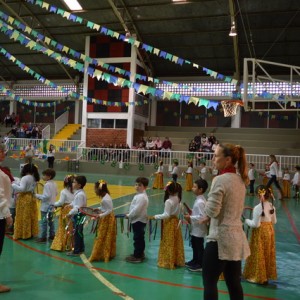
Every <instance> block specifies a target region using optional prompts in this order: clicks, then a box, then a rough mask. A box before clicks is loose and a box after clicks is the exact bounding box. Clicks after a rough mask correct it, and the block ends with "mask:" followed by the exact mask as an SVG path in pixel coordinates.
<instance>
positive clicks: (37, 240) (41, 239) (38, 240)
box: [35, 238, 47, 244]
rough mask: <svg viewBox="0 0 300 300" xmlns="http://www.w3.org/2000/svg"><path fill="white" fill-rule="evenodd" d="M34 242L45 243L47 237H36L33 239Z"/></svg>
mask: <svg viewBox="0 0 300 300" xmlns="http://www.w3.org/2000/svg"><path fill="white" fill-rule="evenodd" d="M35 242H36V243H39V244H45V243H46V242H47V239H46V238H37V239H36V240H35Z"/></svg>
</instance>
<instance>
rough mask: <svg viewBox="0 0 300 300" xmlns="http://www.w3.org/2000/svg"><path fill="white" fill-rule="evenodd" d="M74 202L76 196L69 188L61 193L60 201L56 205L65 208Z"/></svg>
mask: <svg viewBox="0 0 300 300" xmlns="http://www.w3.org/2000/svg"><path fill="white" fill-rule="evenodd" d="M73 200H74V194H73V193H71V192H70V191H69V190H68V189H67V188H64V189H63V190H62V191H61V192H60V197H59V200H58V201H56V202H55V203H54V205H55V206H57V207H58V206H63V205H64V204H70V203H72V201H73Z"/></svg>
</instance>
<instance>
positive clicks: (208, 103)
mask: <svg viewBox="0 0 300 300" xmlns="http://www.w3.org/2000/svg"><path fill="white" fill-rule="evenodd" d="M0 25H1V29H0V30H1V32H2V33H4V34H5V35H7V36H8V37H9V38H10V39H13V40H15V41H18V42H20V43H21V44H22V45H24V46H25V47H27V48H30V49H31V50H36V51H39V52H41V53H43V54H45V55H47V56H49V57H51V58H54V59H55V60H56V61H58V62H59V63H62V64H65V65H67V66H69V67H71V68H73V69H75V70H78V71H79V72H81V73H85V72H86V74H87V75H89V76H90V77H92V78H95V77H96V78H97V79H98V80H104V81H106V82H108V83H112V84H114V85H117V86H120V87H128V88H134V90H135V92H136V93H137V94H143V95H152V96H156V97H158V98H161V99H168V100H177V101H184V102H186V103H194V104H195V105H198V106H202V105H203V106H205V107H206V108H210V107H213V108H214V109H216V107H217V106H218V104H219V103H218V101H213V100H208V99H202V98H199V97H191V96H184V95H181V94H176V93H172V92H169V91H163V90H159V89H156V88H154V87H150V86H147V85H143V84H138V83H136V82H132V81H130V80H127V79H124V78H121V77H116V76H112V75H110V74H108V73H105V72H102V71H100V70H97V69H94V68H92V67H90V66H89V67H87V68H86V69H85V67H84V65H83V64H82V63H79V62H77V61H75V60H72V59H69V58H67V57H65V56H62V55H60V54H59V53H57V52H54V51H53V50H51V49H49V48H46V47H44V46H42V45H40V44H39V43H36V42H34V41H33V40H31V39H29V38H28V37H26V36H24V35H23V34H22V33H20V32H19V31H17V30H15V29H14V28H13V27H11V26H10V25H8V24H6V23H5V22H3V21H1V20H0ZM36 79H37V80H39V81H41V82H45V78H44V77H41V78H38V77H37V78H36ZM82 98H83V96H80V98H79V99H80V100H82ZM101 101H102V100H101ZM118 103H120V102H118ZM126 104H127V105H128V102H125V105H126ZM129 104H131V103H129ZM104 105H106V104H104ZM131 105H132V104H131Z"/></svg>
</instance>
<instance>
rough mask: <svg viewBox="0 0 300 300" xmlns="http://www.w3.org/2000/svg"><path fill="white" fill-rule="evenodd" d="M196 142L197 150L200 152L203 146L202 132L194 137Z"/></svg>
mask: <svg viewBox="0 0 300 300" xmlns="http://www.w3.org/2000/svg"><path fill="white" fill-rule="evenodd" d="M194 142H195V144H196V150H199V148H200V146H201V135H200V132H199V133H198V134H197V135H196V136H195V137H194Z"/></svg>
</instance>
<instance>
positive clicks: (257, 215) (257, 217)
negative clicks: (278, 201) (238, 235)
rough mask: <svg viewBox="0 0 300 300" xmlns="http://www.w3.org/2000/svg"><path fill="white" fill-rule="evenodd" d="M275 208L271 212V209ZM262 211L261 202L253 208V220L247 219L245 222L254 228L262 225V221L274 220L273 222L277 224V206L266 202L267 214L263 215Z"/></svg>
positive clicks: (265, 211)
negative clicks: (271, 212)
mask: <svg viewBox="0 0 300 300" xmlns="http://www.w3.org/2000/svg"><path fill="white" fill-rule="evenodd" d="M271 209H274V213H273V214H270V210H271ZM261 213H262V205H261V203H259V204H258V205H256V206H255V207H254V208H253V214H252V220H250V219H246V220H245V223H246V224H247V225H248V226H250V227H253V228H258V227H259V226H260V223H261V222H272V223H273V224H276V222H277V218H276V211H275V207H274V206H273V205H272V204H271V203H270V202H269V201H265V202H264V213H265V216H264V217H262V216H261Z"/></svg>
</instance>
